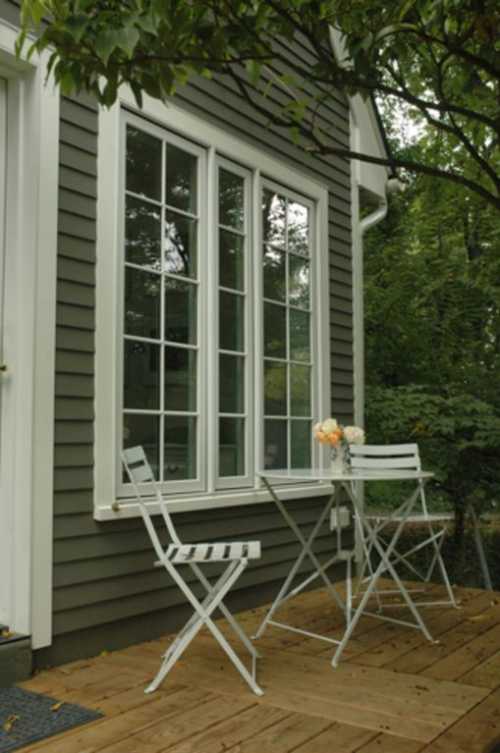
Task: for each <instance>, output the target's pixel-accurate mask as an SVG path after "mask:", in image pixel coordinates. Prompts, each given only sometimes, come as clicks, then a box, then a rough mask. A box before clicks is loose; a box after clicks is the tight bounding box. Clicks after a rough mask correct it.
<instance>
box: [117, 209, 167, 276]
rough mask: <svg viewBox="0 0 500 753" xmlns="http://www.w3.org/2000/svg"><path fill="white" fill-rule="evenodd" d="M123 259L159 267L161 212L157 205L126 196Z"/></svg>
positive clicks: (141, 264)
mask: <svg viewBox="0 0 500 753" xmlns="http://www.w3.org/2000/svg"><path fill="white" fill-rule="evenodd" d="M126 203H127V206H126V209H125V260H126V261H129V262H131V263H132V264H139V265H140V266H148V267H153V268H154V269H158V270H159V269H160V245H161V222H160V220H161V213H160V209H159V207H157V206H155V205H154V204H149V203H148V202H146V201H141V200H140V199H134V198H133V197H132V196H127V198H126Z"/></svg>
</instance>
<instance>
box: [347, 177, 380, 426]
mask: <svg viewBox="0 0 500 753" xmlns="http://www.w3.org/2000/svg"><path fill="white" fill-rule="evenodd" d="M354 191H355V192H356V194H357V197H356V205H357V206H356V207H353V217H354V218H355V222H356V218H358V222H357V229H356V228H355V227H354V228H353V250H352V253H353V258H352V273H353V299H354V300H353V340H354V423H355V424H356V426H363V427H364V423H365V322H364V319H365V311H364V250H363V238H364V235H365V233H366V232H367V230H369V229H370V228H372V227H375V225H377V224H378V223H379V222H382V220H383V219H384V218H385V216H386V215H387V198H386V197H385V196H384V197H381V199H380V204H379V206H378V207H377V208H376V209H375V210H374V211H373V212H371V213H370V214H368V215H367V216H366V217H363V219H362V220H359V211H360V207H359V186H358V184H357V183H355V184H354ZM353 198H354V197H353Z"/></svg>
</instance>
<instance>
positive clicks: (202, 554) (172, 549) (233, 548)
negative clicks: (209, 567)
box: [166, 541, 261, 565]
mask: <svg viewBox="0 0 500 753" xmlns="http://www.w3.org/2000/svg"><path fill="white" fill-rule="evenodd" d="M166 556H167V559H168V560H170V562H173V563H174V564H176V565H179V564H182V563H183V562H234V561H237V560H256V559H259V558H260V556H261V551H260V541H247V542H241V541H232V542H228V543H225V544H170V545H169V547H168V548H167V551H166Z"/></svg>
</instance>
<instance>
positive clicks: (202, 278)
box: [115, 112, 209, 498]
mask: <svg viewBox="0 0 500 753" xmlns="http://www.w3.org/2000/svg"><path fill="white" fill-rule="evenodd" d="M128 124H131V125H134V126H136V127H137V128H140V129H141V130H143V131H146V132H148V133H150V134H152V135H153V136H157V137H158V138H159V139H160V140H165V137H167V138H166V141H167V143H168V144H172V145H173V146H176V147H178V148H179V149H182V150H183V151H186V152H189V153H190V154H192V155H194V156H195V157H197V159H198V170H197V197H196V205H197V213H196V216H197V220H198V229H197V255H198V258H197V275H196V282H195V284H196V286H197V291H198V293H197V317H196V332H197V350H196V353H197V357H196V363H197V365H196V369H197V374H198V377H199V375H200V374H203V373H205V370H206V357H207V350H208V347H207V345H208V344H207V338H206V337H205V336H204V329H205V328H204V326H203V311H204V310H205V309H206V295H207V274H208V269H209V263H208V253H207V250H208V249H207V246H208V245H209V244H208V243H207V242H206V239H205V238H204V237H203V233H202V232H200V230H201V229H202V228H204V227H207V222H208V218H207V201H206V197H205V196H204V195H203V191H202V186H204V185H205V184H206V174H207V167H206V151H205V149H203V148H202V147H199V146H198V145H196V144H195V143H192V142H190V141H188V140H186V139H183V138H181V137H180V136H178V135H177V134H175V133H171V132H170V131H169V132H168V133H167V134H166V133H165V128H161V127H159V126H157V125H156V124H154V123H150V122H149V121H144V118H138V117H137V116H136V115H134V114H131V113H128V112H126V113H123V114H122V129H121V138H120V145H121V146H120V153H121V155H122V160H121V165H120V216H121V217H122V218H123V217H124V216H125V215H124V212H125V170H124V167H125V149H126V128H127V125H128ZM164 170H165V166H164V165H163V166H162V183H163V185H164V183H165V179H164V174H163V172H164ZM138 198H139V197H138ZM162 211H163V204H162ZM119 225H120V226H119V242H118V248H117V258H118V267H117V273H118V274H123V272H124V269H125V258H124V247H125V237H124V222H123V221H120V223H119ZM175 277H176V279H178V280H179V281H181V282H183V281H185V278H183V277H181V276H177V275H176V276H175ZM118 287H119V288H120V289H121V290H122V288H121V285H118ZM116 303H117V330H118V332H119V343H118V352H117V362H116V378H117V399H118V401H119V405H120V406H123V344H124V332H123V326H124V303H125V302H124V296H123V294H122V295H118V296H117V301H116ZM163 306H164V301H163V300H162V301H161V311H162V313H161V317H162V318H164V313H163ZM131 337H133V336H131ZM137 339H140V338H137ZM171 347H174V346H173V345H171ZM163 375H164V366H163V365H162V364H160V371H159V379H160V390H163ZM138 412H139V413H140V412H141V411H140V410H139V411H138ZM196 413H197V421H198V431H197V434H198V437H204V436H206V434H205V430H206V422H207V400H206V395H205V389H204V384H203V380H202V379H200V378H198V379H197V385H196ZM122 435H123V411H122V410H118V411H117V412H116V441H117V447H121V446H122V438H123V436H122ZM162 447H163V443H162V442H161V437H160V453H161V452H163V449H162ZM196 468H197V476H196V477H195V478H194V479H185V480H178V481H169V482H168V488H169V493H171V494H185V493H187V492H202V491H203V489H205V487H206V483H207V479H206V466H205V464H204V463H203V455H202V451H201V442H200V441H198V442H197V444H196ZM115 469H116V488H117V497H119V498H122V497H126V496H130V495H131V494H132V493H133V489H132V485H131V484H124V483H123V482H122V478H123V474H122V464H121V461H120V454H119V452H116V458H115Z"/></svg>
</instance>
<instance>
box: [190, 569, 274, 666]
mask: <svg viewBox="0 0 500 753" xmlns="http://www.w3.org/2000/svg"><path fill="white" fill-rule="evenodd" d="M191 570H192V571H193V572H194V574H195V575H196V577H197V578H198V579H199V581H200V583H201V584H202V585H203V587H204V588H205V589H206V590H207V592H209V593H210V591H211V590H212V587H211V585H210V582H209V581H208V579H207V578H206V577H205V575H204V573H202V571H201V570H200V568H199V567H198V565H195V564H192V565H191ZM219 609H220V611H221V612H222V614H223V615H224V617H225V618H226V620H227V622H228V623H229V625H230V626H231V627H232V629H233V630H234V632H235V633H236V635H237V636H238V638H239V639H240V640H241V642H242V643H243V645H244V646H245V648H246V649H247V651H248V652H249V653H250V654H251V655H252V657H255V658H256V659H258V658H260V656H261V655H260V653H259V652H258V651H257V649H256V648H255V646H254V645H253V643H252V641H251V640H250V639H249V637H248V636H247V635H246V634H245V632H244V631H243V630H242V629H241V627H240V626H239V625H238V622H237V621H236V620H235V618H234V617H233V615H232V614H231V612H230V611H229V609H228V608H227V607H226V605H225V604H224V602H221V604H219Z"/></svg>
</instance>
